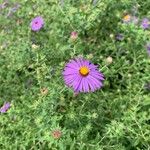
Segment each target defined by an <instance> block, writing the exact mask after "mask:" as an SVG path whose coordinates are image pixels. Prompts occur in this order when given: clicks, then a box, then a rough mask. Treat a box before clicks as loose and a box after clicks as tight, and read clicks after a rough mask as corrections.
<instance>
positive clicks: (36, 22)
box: [31, 16, 44, 31]
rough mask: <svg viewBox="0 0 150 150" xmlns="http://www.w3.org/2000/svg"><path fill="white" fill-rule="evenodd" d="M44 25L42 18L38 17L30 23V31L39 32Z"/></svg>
mask: <svg viewBox="0 0 150 150" xmlns="http://www.w3.org/2000/svg"><path fill="white" fill-rule="evenodd" d="M43 25H44V20H43V18H42V17H40V16H38V17H36V18H34V19H33V20H32V22H31V29H32V30H33V31H39V30H40V29H41V28H42V27H43Z"/></svg>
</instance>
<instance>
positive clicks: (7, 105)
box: [0, 102, 10, 113]
mask: <svg viewBox="0 0 150 150" xmlns="http://www.w3.org/2000/svg"><path fill="white" fill-rule="evenodd" d="M9 108H10V103H9V102H7V103H4V105H3V106H2V107H1V108H0V112H1V113H5V112H7V110H8V109H9Z"/></svg>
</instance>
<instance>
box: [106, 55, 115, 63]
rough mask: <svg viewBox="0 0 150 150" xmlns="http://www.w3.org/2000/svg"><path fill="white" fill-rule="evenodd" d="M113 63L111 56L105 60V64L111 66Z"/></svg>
mask: <svg viewBox="0 0 150 150" xmlns="http://www.w3.org/2000/svg"><path fill="white" fill-rule="evenodd" d="M112 62H113V59H112V57H111V56H109V57H107V58H106V63H108V64H111V63H112Z"/></svg>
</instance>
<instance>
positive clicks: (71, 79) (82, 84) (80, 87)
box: [63, 58, 104, 93]
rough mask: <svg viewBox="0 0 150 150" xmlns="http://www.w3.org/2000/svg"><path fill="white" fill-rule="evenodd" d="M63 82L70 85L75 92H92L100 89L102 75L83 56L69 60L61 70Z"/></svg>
mask: <svg viewBox="0 0 150 150" xmlns="http://www.w3.org/2000/svg"><path fill="white" fill-rule="evenodd" d="M63 76H64V80H65V84H66V85H67V86H68V87H72V88H73V90H74V92H75V93H79V92H84V93H86V92H94V91H95V90H97V89H100V88H101V87H102V86H103V84H102V80H104V76H103V74H102V73H101V72H99V71H98V68H97V66H96V65H94V64H92V63H91V62H90V61H88V60H84V59H83V58H76V59H73V60H70V62H69V63H67V64H66V66H65V69H64V71H63Z"/></svg>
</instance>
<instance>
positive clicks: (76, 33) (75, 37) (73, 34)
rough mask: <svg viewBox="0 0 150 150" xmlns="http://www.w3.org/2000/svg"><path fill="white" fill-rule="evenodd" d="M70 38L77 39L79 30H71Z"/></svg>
mask: <svg viewBox="0 0 150 150" xmlns="http://www.w3.org/2000/svg"><path fill="white" fill-rule="evenodd" d="M70 38H71V39H72V40H76V39H77V38H78V32H76V31H73V32H71V35H70Z"/></svg>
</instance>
